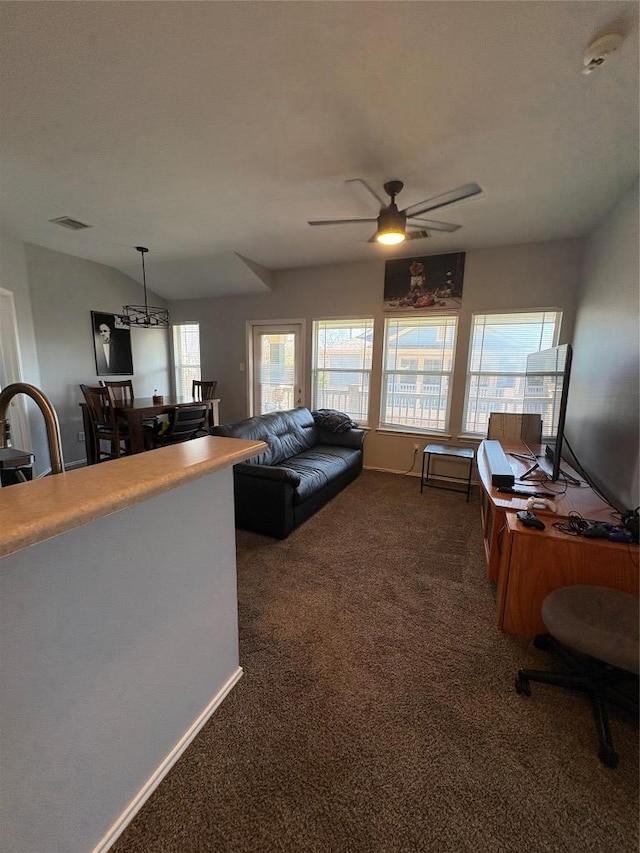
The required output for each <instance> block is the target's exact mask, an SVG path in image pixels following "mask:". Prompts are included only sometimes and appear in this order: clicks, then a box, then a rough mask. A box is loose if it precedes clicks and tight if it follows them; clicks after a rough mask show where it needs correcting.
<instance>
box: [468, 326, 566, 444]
mask: <svg viewBox="0 0 640 853" xmlns="http://www.w3.org/2000/svg"><path fill="white" fill-rule="evenodd" d="M561 321H562V312H560V311H555V310H546V311H527V312H521V313H510V314H474V316H473V322H472V328H471V345H470V347H469V367H468V370H467V383H466V394H465V406H464V417H463V430H464V432H465V433H467V434H472V435H486V434H487V427H488V425H489V415H490V414H491V412H515V413H520V412H522V411H523V404H524V386H525V382H524V380H525V370H526V363H527V356H528V355H529V354H530V353H532V352H539V351H540V350H543V349H548V348H549V347H553V346H556V344H557V342H558V335H559V334H560V323H561Z"/></svg>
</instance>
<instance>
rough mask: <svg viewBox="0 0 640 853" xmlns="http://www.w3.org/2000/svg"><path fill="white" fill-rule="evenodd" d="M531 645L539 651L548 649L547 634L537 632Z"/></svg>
mask: <svg viewBox="0 0 640 853" xmlns="http://www.w3.org/2000/svg"><path fill="white" fill-rule="evenodd" d="M533 645H534V646H535V647H536V649H540V651H541V652H546V651H548V649H549V637H548V635H547V634H538V635H537V636H536V637H535V638H534V640H533Z"/></svg>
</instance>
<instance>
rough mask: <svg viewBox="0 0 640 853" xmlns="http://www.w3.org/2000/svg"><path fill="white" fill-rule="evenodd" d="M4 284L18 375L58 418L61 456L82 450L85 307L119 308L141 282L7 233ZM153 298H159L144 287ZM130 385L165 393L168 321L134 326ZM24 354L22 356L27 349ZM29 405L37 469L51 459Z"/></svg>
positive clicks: (135, 298)
mask: <svg viewBox="0 0 640 853" xmlns="http://www.w3.org/2000/svg"><path fill="white" fill-rule="evenodd" d="M0 248H1V249H2V253H1V255H0V258H2V266H1V268H0V272H1V276H2V278H1V279H0V280H1V281H2V286H3V287H5V288H6V289H7V290H12V291H13V292H14V296H15V299H16V312H17V314H18V330H19V336H20V347H21V350H22V355H23V368H24V380H25V381H26V382H30V383H31V384H33V385H36V386H37V387H39V388H41V389H42V391H43V392H44V393H45V394H46V396H47V397H48V398H49V399H50V401H51V402H52V403H53V406H54V408H55V409H56V412H57V414H58V419H59V421H60V431H61V435H62V444H63V455H64V460H65V463H66V464H73V463H74V462H78V461H81V460H83V459H84V458H85V448H84V443H82V442H80V441H79V440H78V437H77V436H78V432H80V431H81V430H82V418H81V414H80V408H79V403H80V400H81V399H82V395H81V393H80V389H79V387H78V386H79V384H80V383H83V384H88V385H96V384H97V383H98V376H97V374H96V372H95V359H94V351H93V332H92V327H91V311H104V312H107V313H114V314H115V313H118V312H120V311H121V310H122V306H123V305H125V304H127V303H136V302H140V299H141V294H142V287H141V285H140V284H139V283H138V282H136V281H134V280H133V279H131V278H129V277H128V276H126V275H124V274H123V273H121V272H119V271H118V270H114V269H112V268H110V267H107V266H104V265H102V264H96V263H94V262H92V261H87V260H84V259H82V258H77V257H74V256H73V255H66V254H63V253H62V252H53V251H51V250H50V249H45V248H43V247H41V246H35V245H32V244H29V243H25V244H23V243H19V242H17V241H14V240H11V239H9V238H3V239H2V241H1V242H0ZM149 299H150V301H152V302H153V304H158V305H163V304H165V303H164V300H162V299H161V298H159V297H158V296H156V295H155V294H153V293H150V294H149ZM131 345H132V351H133V367H134V376H133V377H132V378H133V382H134V389H135V393H136V395H137V396H139V397H145V396H151V394H153V391H154V389H156V388H157V389H158V391H159V392H160V393H168V392H169V390H170V388H169V378H170V351H169V332H168V330H167V329H132V330H131ZM25 356H26V357H25ZM32 409H33V411H32V410H31V409H30V423H31V424H33V427H34V429H35V435H34V436H33V438H34V452H35V454H36V466H35V471H36V473H37V474H40V473H42V472H43V471H46V470H47V469H48V467H49V460H48V452H47V449H46V442H45V443H43V438H42V436H43V430H42V418H41V416H40V413H39V412H38V410H37V409H35V407H32Z"/></svg>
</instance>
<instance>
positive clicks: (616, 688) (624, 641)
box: [516, 585, 639, 767]
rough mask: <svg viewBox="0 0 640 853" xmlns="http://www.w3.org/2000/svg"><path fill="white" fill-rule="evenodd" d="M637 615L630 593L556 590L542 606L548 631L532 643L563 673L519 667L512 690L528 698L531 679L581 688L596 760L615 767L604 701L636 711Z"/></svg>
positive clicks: (586, 588) (593, 588)
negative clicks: (590, 714)
mask: <svg viewBox="0 0 640 853" xmlns="http://www.w3.org/2000/svg"><path fill="white" fill-rule="evenodd" d="M638 615H639V599H638V598H637V597H636V596H635V595H631V594H630V593H627V592H621V591H620V590H618V589H608V588H607V587H601V586H586V585H575V586H565V587H561V588H560V589H556V590H554V591H553V592H551V593H549V595H548V596H547V597H546V598H545V600H544V602H543V604H542V621H543V622H544V624H545V627H546V628H547V630H548V631H549V633H548V634H539V635H538V636H537V637H536V638H535V640H534V645H535V646H536V648H538V649H546V650H550V651H553V652H555V653H556V654H557V655H558V656H559V658H560V659H561V660H562V661H563V663H564V664H565V666H566V668H567V670H568V671H567V672H563V673H555V672H544V671H541V670H535V669H520V670H518V674H517V676H516V691H517V692H518V693H520V694H524V695H525V696H530V695H531V686H530V682H531V681H537V682H540V683H542V684H551V685H554V686H557V687H568V688H571V689H574V690H581V691H583V692H584V693H587V694H588V695H589V698H590V699H591V704H592V706H593V714H594V718H595V723H596V731H597V733H598V741H599V745H600V748H599V751H598V757H599V758H600V761H602V763H603V764H606V765H607V767H617V766H618V762H619V756H618V753H617V752H616V751H615V749H614V746H613V740H612V738H611V727H610V724H609V714H608V711H607V702H611V703H614V704H618V705H620V706H621V707H624V708H626V709H627V710H630V711H632V712H633V713H635V714H636V715H637V713H638V677H637V676H638V670H639V664H638Z"/></svg>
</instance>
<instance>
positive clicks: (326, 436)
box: [318, 427, 366, 450]
mask: <svg viewBox="0 0 640 853" xmlns="http://www.w3.org/2000/svg"><path fill="white" fill-rule="evenodd" d="M365 435H366V432H365V431H364V430H363V429H349V430H346V432H331V431H330V430H328V429H322V427H319V428H318V442H319V444H335V445H338V447H353V448H354V450H361V449H362V445H363V444H364V437H365Z"/></svg>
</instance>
